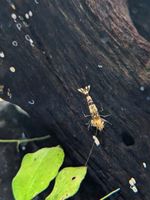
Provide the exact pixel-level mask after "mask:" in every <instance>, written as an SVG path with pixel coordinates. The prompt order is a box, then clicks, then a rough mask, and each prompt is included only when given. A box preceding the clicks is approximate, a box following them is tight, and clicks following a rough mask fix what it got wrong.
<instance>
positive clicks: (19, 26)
mask: <svg viewBox="0 0 150 200" xmlns="http://www.w3.org/2000/svg"><path fill="white" fill-rule="evenodd" d="M16 27H17V29H18V30H19V31H21V28H22V25H21V24H20V23H18V24H16Z"/></svg>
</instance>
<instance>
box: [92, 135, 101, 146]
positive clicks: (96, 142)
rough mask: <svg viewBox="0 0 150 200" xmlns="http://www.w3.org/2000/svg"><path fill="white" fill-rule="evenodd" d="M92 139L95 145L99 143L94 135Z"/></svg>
mask: <svg viewBox="0 0 150 200" xmlns="http://www.w3.org/2000/svg"><path fill="white" fill-rule="evenodd" d="M93 140H94V143H95V144H96V146H99V145H100V141H99V140H98V138H97V137H96V136H95V135H93Z"/></svg>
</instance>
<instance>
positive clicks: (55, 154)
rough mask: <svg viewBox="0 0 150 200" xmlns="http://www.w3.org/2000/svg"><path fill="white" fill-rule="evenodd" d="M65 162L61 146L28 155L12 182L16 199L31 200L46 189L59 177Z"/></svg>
mask: <svg viewBox="0 0 150 200" xmlns="http://www.w3.org/2000/svg"><path fill="white" fill-rule="evenodd" d="M63 160H64V152H63V150H62V148H60V147H59V146H57V147H52V148H42V149H40V150H38V151H36V152H35V153H29V154H26V155H25V156H24V158H23V160H22V164H21V167H20V169H19V171H18V173H17V175H16V176H15V177H14V179H13V181H12V188H13V194H14V197H15V199H16V200H31V199H33V197H35V196H36V195H37V194H39V193H40V192H42V191H43V190H44V189H46V188H47V187H48V185H49V183H50V182H51V181H52V180H53V179H54V178H55V176H56V175H57V173H58V170H59V168H60V166H61V165H62V163H63Z"/></svg>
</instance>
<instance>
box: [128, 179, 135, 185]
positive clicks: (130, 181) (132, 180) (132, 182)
mask: <svg viewBox="0 0 150 200" xmlns="http://www.w3.org/2000/svg"><path fill="white" fill-rule="evenodd" d="M129 184H130V185H131V186H133V185H135V184H136V180H135V178H133V177H132V178H131V179H130V180H129Z"/></svg>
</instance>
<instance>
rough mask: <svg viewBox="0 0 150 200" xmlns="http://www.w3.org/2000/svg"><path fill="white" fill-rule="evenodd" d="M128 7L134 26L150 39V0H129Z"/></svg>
mask: <svg viewBox="0 0 150 200" xmlns="http://www.w3.org/2000/svg"><path fill="white" fill-rule="evenodd" d="M128 7H129V12H130V16H131V19H132V21H133V24H134V26H135V27H136V29H137V31H138V32H139V34H140V35H142V36H143V37H144V38H145V39H146V40H148V41H150V20H149V19H150V12H149V8H150V1H149V0H138V1H137V0H128Z"/></svg>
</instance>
